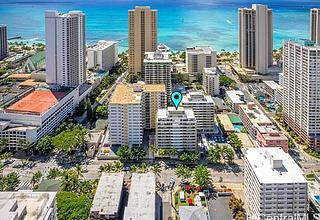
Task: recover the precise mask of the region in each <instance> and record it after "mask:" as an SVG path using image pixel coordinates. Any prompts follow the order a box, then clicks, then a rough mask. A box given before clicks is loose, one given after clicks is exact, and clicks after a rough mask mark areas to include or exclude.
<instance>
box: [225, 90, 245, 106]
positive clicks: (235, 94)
mask: <svg viewBox="0 0 320 220" xmlns="http://www.w3.org/2000/svg"><path fill="white" fill-rule="evenodd" d="M226 95H227V96H228V97H229V99H230V100H231V102H232V103H236V104H244V101H242V100H240V96H244V94H243V92H242V91H241V90H229V91H226Z"/></svg>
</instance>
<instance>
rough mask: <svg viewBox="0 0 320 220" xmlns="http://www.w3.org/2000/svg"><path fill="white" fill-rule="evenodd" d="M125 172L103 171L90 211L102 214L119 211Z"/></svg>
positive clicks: (112, 213)
mask: <svg viewBox="0 0 320 220" xmlns="http://www.w3.org/2000/svg"><path fill="white" fill-rule="evenodd" d="M123 179H124V173H102V175H101V177H100V180H99V184H98V188H97V191H96V194H95V196H94V199H93V204H92V207H91V210H90V212H99V214H100V215H115V214H116V213H118V210H119V205H120V200H121V194H122V188H123Z"/></svg>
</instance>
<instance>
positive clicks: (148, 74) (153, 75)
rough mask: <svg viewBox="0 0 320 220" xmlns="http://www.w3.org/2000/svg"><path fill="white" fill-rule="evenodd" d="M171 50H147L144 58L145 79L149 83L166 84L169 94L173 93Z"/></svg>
mask: <svg viewBox="0 0 320 220" xmlns="http://www.w3.org/2000/svg"><path fill="white" fill-rule="evenodd" d="M170 54H171V53H170V52H161V51H159V50H157V51H156V52H146V53H145V58H144V61H143V63H144V80H145V82H146V83H147V84H165V86H166V91H167V95H168V96H170V95H171V67H172V59H171V58H170Z"/></svg>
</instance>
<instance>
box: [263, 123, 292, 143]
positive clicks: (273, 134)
mask: <svg viewBox="0 0 320 220" xmlns="http://www.w3.org/2000/svg"><path fill="white" fill-rule="evenodd" d="M257 131H258V132H259V133H260V134H261V135H262V136H263V137H264V139H266V140H275V141H276V140H288V138H287V136H285V135H284V134H283V133H282V132H280V131H279V130H278V129H277V128H276V127H275V126H274V125H266V126H258V127H257Z"/></svg>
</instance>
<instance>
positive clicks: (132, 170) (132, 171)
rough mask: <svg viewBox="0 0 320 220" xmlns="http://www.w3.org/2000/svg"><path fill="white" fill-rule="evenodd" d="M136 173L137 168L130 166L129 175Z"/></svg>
mask: <svg viewBox="0 0 320 220" xmlns="http://www.w3.org/2000/svg"><path fill="white" fill-rule="evenodd" d="M137 171H138V167H137V166H136V165H132V166H131V167H130V172H131V173H136V172H137Z"/></svg>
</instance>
